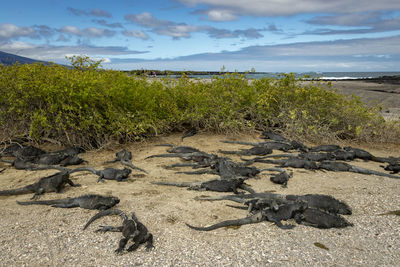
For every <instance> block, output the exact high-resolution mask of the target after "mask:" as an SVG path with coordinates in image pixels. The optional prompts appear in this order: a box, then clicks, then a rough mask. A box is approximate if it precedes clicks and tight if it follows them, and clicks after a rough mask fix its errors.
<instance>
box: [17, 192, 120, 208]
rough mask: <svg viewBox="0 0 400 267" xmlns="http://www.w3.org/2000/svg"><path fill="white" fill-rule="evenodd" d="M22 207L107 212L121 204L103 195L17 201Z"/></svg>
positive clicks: (117, 200)
mask: <svg viewBox="0 0 400 267" xmlns="http://www.w3.org/2000/svg"><path fill="white" fill-rule="evenodd" d="M17 203H18V204H20V205H51V206H52V207H55V208H76V207H80V208H83V209H90V210H105V209H109V208H112V207H114V206H115V205H117V204H118V203H119V198H117V197H113V196H110V197H108V196H101V195H95V194H90V195H83V196H80V197H73V198H63V199H54V200H41V201H17Z"/></svg>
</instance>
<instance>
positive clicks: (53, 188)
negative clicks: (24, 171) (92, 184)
mask: <svg viewBox="0 0 400 267" xmlns="http://www.w3.org/2000/svg"><path fill="white" fill-rule="evenodd" d="M69 174H70V173H69V172H67V171H61V172H58V173H55V174H53V175H50V176H47V177H43V178H41V179H40V180H39V181H38V182H36V183H33V184H30V185H27V186H24V187H21V188H16V189H8V190H3V191H0V196H10V195H22V194H29V193H34V195H33V197H32V199H35V198H37V197H39V196H40V195H41V194H43V193H47V192H56V193H59V192H60V191H61V190H62V189H63V188H64V185H65V184H69V185H70V186H73V187H76V186H80V185H79V184H74V183H73V182H72V181H71V179H69Z"/></svg>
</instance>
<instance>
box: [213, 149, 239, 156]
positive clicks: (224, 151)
mask: <svg viewBox="0 0 400 267" xmlns="http://www.w3.org/2000/svg"><path fill="white" fill-rule="evenodd" d="M218 152H219V153H221V154H233V155H235V154H236V155H240V154H241V153H240V151H232V150H221V149H220V150H218Z"/></svg>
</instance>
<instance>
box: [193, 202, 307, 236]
mask: <svg viewBox="0 0 400 267" xmlns="http://www.w3.org/2000/svg"><path fill="white" fill-rule="evenodd" d="M306 208H307V206H306V204H305V203H303V202H293V203H286V204H283V205H280V206H279V208H278V209H277V210H275V209H271V208H266V209H263V210H260V211H258V212H256V213H255V214H253V215H250V216H248V217H246V218H242V219H237V220H228V221H223V222H220V223H217V224H214V225H211V226H208V227H196V226H192V225H189V224H187V223H186V225H187V226H188V227H189V228H191V229H194V230H198V231H211V230H215V229H218V228H221V227H227V226H241V225H245V224H251V223H258V222H262V221H269V222H273V223H275V225H276V226H278V227H279V228H281V229H292V228H293V227H294V225H283V224H282V222H281V221H286V220H289V219H292V218H294V216H295V215H296V214H297V213H299V212H302V211H304V210H305V209H306Z"/></svg>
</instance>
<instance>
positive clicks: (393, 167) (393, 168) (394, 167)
mask: <svg viewBox="0 0 400 267" xmlns="http://www.w3.org/2000/svg"><path fill="white" fill-rule="evenodd" d="M381 167H382V168H384V169H385V171H390V172H391V174H395V173H399V172H400V163H390V164H388V165H387V166H381Z"/></svg>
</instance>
